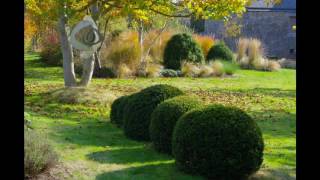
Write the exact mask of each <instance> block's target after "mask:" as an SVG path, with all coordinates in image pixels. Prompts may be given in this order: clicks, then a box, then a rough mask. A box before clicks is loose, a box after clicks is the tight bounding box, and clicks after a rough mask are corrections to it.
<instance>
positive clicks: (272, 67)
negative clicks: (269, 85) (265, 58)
mask: <svg viewBox="0 0 320 180" xmlns="http://www.w3.org/2000/svg"><path fill="white" fill-rule="evenodd" d="M267 69H268V70H269V71H279V70H280V69H281V65H280V63H279V62H278V61H269V62H268V67H267Z"/></svg>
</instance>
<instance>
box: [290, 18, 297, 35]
mask: <svg viewBox="0 0 320 180" xmlns="http://www.w3.org/2000/svg"><path fill="white" fill-rule="evenodd" d="M290 29H291V32H296V16H291V17H290Z"/></svg>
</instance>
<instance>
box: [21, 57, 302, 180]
mask: <svg viewBox="0 0 320 180" xmlns="http://www.w3.org/2000/svg"><path fill="white" fill-rule="evenodd" d="M25 71H26V72H25V74H27V75H26V76H25V111H26V112H28V113H30V115H31V121H32V127H33V128H34V129H36V130H37V131H39V132H41V133H44V134H46V135H48V137H49V139H50V141H51V142H52V143H53V145H54V147H55V149H56V150H57V152H58V153H59V155H60V157H61V158H60V159H61V163H62V164H64V166H65V167H64V168H66V169H68V172H69V173H60V174H57V175H56V176H57V177H60V178H62V179H203V178H201V177H195V176H190V175H187V174H184V173H181V172H179V171H178V170H177V169H176V168H175V166H174V160H173V158H172V157H170V156H167V155H164V154H159V153H157V152H156V151H155V150H154V149H153V148H152V145H151V144H150V143H142V142H136V141H132V140H129V139H127V138H125V136H124V134H123V132H122V131H121V130H120V129H119V128H117V127H116V126H114V125H113V124H111V123H110V121H109V111H110V105H100V104H94V103H92V104H91V103H75V104H67V103H63V102H59V101H56V100H55V99H52V98H51V96H50V93H48V92H53V91H56V90H58V89H60V88H63V78H62V69H61V68H59V67H50V68H48V67H44V66H42V65H41V64H39V63H38V56H37V55H31V56H29V55H26V59H25ZM30 72H32V73H30ZM158 83H165V84H171V85H175V86H178V87H180V88H181V89H182V90H184V91H186V93H187V94H194V95H197V96H199V97H200V98H201V99H203V100H204V101H205V103H207V104H209V103H220V104H224V105H233V106H237V107H239V108H241V109H244V110H245V111H246V112H248V113H249V114H250V115H251V116H253V117H254V118H256V119H257V122H258V124H259V126H260V127H261V129H262V131H263V136H264V140H265V144H266V147H265V151H264V163H263V167H262V170H261V171H260V172H259V173H258V174H257V175H256V176H255V177H254V178H253V179H277V178H278V179H279V178H280V179H292V178H295V168H296V157H295V156H296V142H295V141H296V116H295V113H296V107H295V102H296V98H295V95H296V91H295V71H294V70H282V71H280V72H256V71H242V70H241V71H239V73H238V74H237V76H236V77H234V78H224V79H219V78H202V79H192V78H156V79H144V78H138V79H94V81H93V83H92V88H96V89H99V90H100V91H105V92H110V93H112V94H115V95H117V96H121V95H124V94H129V93H133V92H136V91H138V90H140V89H142V88H144V87H147V86H150V85H153V84H158Z"/></svg>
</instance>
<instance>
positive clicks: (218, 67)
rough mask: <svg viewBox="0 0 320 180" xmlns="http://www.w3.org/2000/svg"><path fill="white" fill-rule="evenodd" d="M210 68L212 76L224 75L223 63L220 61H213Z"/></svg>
mask: <svg viewBox="0 0 320 180" xmlns="http://www.w3.org/2000/svg"><path fill="white" fill-rule="evenodd" d="M210 66H211V67H212V70H213V75H214V76H222V75H223V74H224V67H223V63H222V62H221V61H220V60H215V61H213V62H212V63H211V64H210Z"/></svg>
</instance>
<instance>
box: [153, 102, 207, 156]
mask: <svg viewBox="0 0 320 180" xmlns="http://www.w3.org/2000/svg"><path fill="white" fill-rule="evenodd" d="M202 104H203V103H202V102H201V100H199V99H197V98H195V97H190V96H177V97H174V98H171V99H168V100H165V101H163V102H162V103H160V104H159V105H158V106H157V108H156V109H155V110H154V111H153V113H152V115H151V123H150V127H149V133H150V139H151V141H152V143H153V145H154V148H155V149H156V150H157V151H159V152H163V153H167V154H171V142H172V134H173V129H174V127H175V125H176V122H177V121H178V119H179V118H180V117H181V116H182V115H183V114H184V113H186V112H187V111H189V110H191V109H194V108H199V107H201V106H202Z"/></svg>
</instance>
